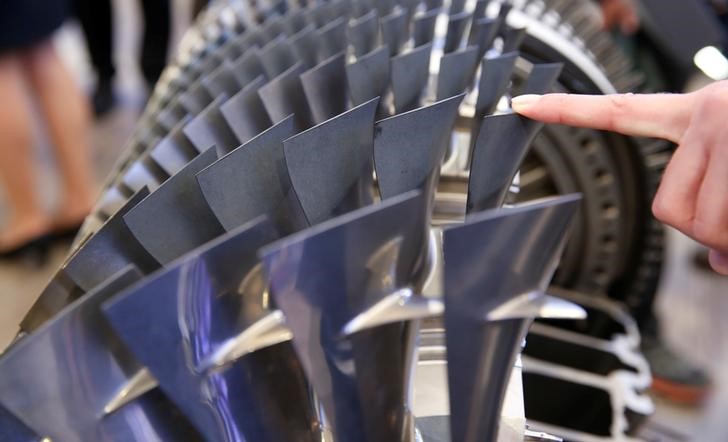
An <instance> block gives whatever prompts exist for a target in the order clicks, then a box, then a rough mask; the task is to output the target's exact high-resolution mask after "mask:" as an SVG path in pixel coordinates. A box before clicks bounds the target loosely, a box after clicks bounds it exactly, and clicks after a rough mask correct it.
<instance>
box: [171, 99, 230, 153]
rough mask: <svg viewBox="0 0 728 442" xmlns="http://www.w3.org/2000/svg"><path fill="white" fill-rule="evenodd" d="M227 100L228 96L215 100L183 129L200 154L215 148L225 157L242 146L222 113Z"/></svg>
mask: <svg viewBox="0 0 728 442" xmlns="http://www.w3.org/2000/svg"><path fill="white" fill-rule="evenodd" d="M227 99H228V96H227V95H226V94H222V95H220V96H219V97H217V98H215V100H213V102H212V103H210V105H209V106H207V107H206V108H205V110H203V111H202V112H200V114H199V115H198V116H196V117H195V118H193V119H192V120H191V121H190V122H189V123H187V125H186V126H185V127H184V129H182V131H183V132H184V133H185V135H187V138H189V140H190V141H191V142H192V144H193V145H194V146H195V147H196V148H197V150H199V151H200V152H202V151H205V150H207V149H209V148H210V147H212V146H215V148H216V149H217V151H218V153H219V155H224V154H225V153H227V152H230V151H231V150H233V149H235V148H236V147H238V146H239V145H240V143H238V139H237V137H236V136H235V134H234V133H233V131H232V130H230V126H228V124H227V123H226V122H225V118H223V116H222V113H221V112H220V106H221V105H222V104H223V103H225V102H226V101H227Z"/></svg>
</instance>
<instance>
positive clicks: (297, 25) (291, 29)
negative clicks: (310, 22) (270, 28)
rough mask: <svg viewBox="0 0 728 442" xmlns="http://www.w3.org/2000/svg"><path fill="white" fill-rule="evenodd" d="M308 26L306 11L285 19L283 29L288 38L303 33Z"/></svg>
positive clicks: (296, 12) (300, 10)
mask: <svg viewBox="0 0 728 442" xmlns="http://www.w3.org/2000/svg"><path fill="white" fill-rule="evenodd" d="M306 25H307V23H306V11H305V10H304V9H299V10H298V11H295V12H291V13H290V14H288V15H287V16H286V18H284V19H283V27H284V28H285V30H286V34H287V35H288V36H293V35H295V34H297V33H299V32H301V31H302V30H303V29H304V28H305V27H306Z"/></svg>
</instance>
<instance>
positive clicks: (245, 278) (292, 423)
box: [104, 218, 321, 442]
mask: <svg viewBox="0 0 728 442" xmlns="http://www.w3.org/2000/svg"><path fill="white" fill-rule="evenodd" d="M276 238H277V235H276V233H275V230H274V229H273V228H272V226H271V225H270V224H268V223H267V222H265V221H264V220H262V219H261V218H259V219H257V220H255V221H253V222H251V223H248V224H246V225H245V226H242V227H241V228H239V229H236V230H235V231H234V232H230V233H229V234H226V235H224V236H223V237H221V238H218V239H216V240H215V241H212V243H211V244H209V245H205V246H204V247H203V248H201V249H198V250H195V251H193V252H191V253H190V254H189V255H187V256H186V257H184V258H182V259H181V261H180V262H177V263H176V264H175V265H174V267H172V268H170V269H165V271H164V272H162V273H158V274H156V275H155V276H154V277H153V278H151V279H147V280H145V281H144V283H143V284H141V285H136V286H135V287H134V288H132V289H131V290H129V291H127V292H125V293H124V294H121V295H119V296H117V297H115V298H114V299H112V300H111V301H110V302H108V303H106V304H105V305H104V312H105V314H106V316H107V317H108V318H109V320H110V322H111V325H112V326H113V328H114V329H115V330H116V331H117V332H118V334H119V336H120V337H121V338H122V340H123V341H124V343H125V344H126V345H127V346H128V347H129V348H130V349H131V351H132V352H133V353H134V355H135V356H136V357H137V358H138V359H139V361H141V362H142V363H143V364H144V365H145V366H146V367H147V368H148V369H149V370H150V371H151V373H152V374H153V375H154V377H155V378H156V379H158V380H159V387H160V388H161V390H162V391H163V392H164V393H165V394H166V395H167V397H169V398H170V400H171V401H173V402H174V403H175V404H176V405H177V406H178V407H179V408H180V410H181V411H182V413H184V414H185V415H186V416H187V417H188V418H189V419H190V421H191V422H192V423H193V425H194V426H195V427H196V428H197V429H198V430H199V431H200V433H201V434H202V435H203V436H204V437H205V439H206V440H210V441H222V440H241V441H242V440H248V441H311V442H313V441H314V440H317V439H316V438H315V436H316V435H318V431H319V426H320V425H319V424H318V422H317V418H316V415H315V413H314V409H313V406H312V404H311V400H310V396H309V392H308V388H307V383H306V380H305V376H304V374H303V370H302V368H301V365H300V363H299V362H298V359H297V357H296V355H295V352H294V350H293V346H292V345H291V343H290V342H284V343H280V344H276V345H274V346H272V347H268V348H263V349H260V350H258V351H255V352H253V353H250V354H247V355H246V356H244V357H242V358H240V359H238V360H237V361H235V362H233V363H232V364H229V365H227V366H225V367H223V368H221V369H212V370H208V369H205V368H204V367H205V365H206V361H207V360H208V359H209V358H210V357H211V356H212V355H213V354H214V353H215V352H216V351H217V350H218V349H220V348H222V347H225V346H226V345H227V344H228V342H229V339H231V338H232V337H234V336H236V335H238V334H240V333H241V332H245V331H246V330H248V331H250V327H251V326H255V324H256V322H258V321H260V320H261V319H263V318H264V317H265V316H266V315H268V314H270V313H271V303H270V300H269V299H268V297H267V294H266V285H265V281H264V279H263V275H262V271H261V267H260V266H258V259H257V257H256V252H257V250H258V249H259V248H260V247H261V246H263V245H265V244H267V243H269V242H270V241H273V240H275V239H276ZM211 398H214V400H211ZM318 440H321V439H320V436H319V438H318Z"/></svg>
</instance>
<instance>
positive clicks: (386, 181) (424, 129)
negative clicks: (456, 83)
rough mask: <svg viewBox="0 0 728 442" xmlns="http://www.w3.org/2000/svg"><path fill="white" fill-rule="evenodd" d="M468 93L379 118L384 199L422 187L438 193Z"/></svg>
mask: <svg viewBox="0 0 728 442" xmlns="http://www.w3.org/2000/svg"><path fill="white" fill-rule="evenodd" d="M463 97H464V94H460V95H458V96H456V97H452V98H448V99H447V100H443V101H439V102H437V103H435V104H433V105H431V106H426V107H422V108H419V109H416V110H413V111H410V112H406V113H403V114H399V115H396V116H394V117H391V118H387V119H384V120H380V121H377V123H376V125H375V128H374V133H375V138H374V165H375V168H376V171H377V181H378V184H379V193H380V194H381V195H382V198H383V199H387V198H391V197H393V196H395V195H399V194H402V193H405V192H408V191H411V190H420V191H422V192H423V193H424V195H425V200H427V201H430V200H431V199H432V197H434V190H435V187H436V186H437V181H438V177H439V172H440V165H441V164H442V159H443V157H444V156H445V152H446V151H447V148H448V146H449V144H450V135H451V134H452V129H453V126H454V125H455V119H456V118H457V116H458V106H459V105H460V102H461V101H462V100H463Z"/></svg>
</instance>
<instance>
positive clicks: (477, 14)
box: [473, 0, 490, 21]
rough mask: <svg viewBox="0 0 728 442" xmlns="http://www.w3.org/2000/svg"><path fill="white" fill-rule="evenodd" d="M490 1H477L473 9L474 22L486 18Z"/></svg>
mask: <svg viewBox="0 0 728 442" xmlns="http://www.w3.org/2000/svg"><path fill="white" fill-rule="evenodd" d="M488 3H490V0H476V2H475V7H474V8H473V21H477V20H480V19H481V18H483V17H484V16H485V9H486V8H487V7H488Z"/></svg>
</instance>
